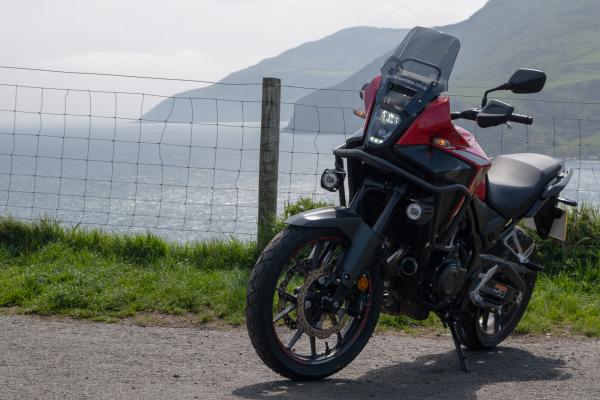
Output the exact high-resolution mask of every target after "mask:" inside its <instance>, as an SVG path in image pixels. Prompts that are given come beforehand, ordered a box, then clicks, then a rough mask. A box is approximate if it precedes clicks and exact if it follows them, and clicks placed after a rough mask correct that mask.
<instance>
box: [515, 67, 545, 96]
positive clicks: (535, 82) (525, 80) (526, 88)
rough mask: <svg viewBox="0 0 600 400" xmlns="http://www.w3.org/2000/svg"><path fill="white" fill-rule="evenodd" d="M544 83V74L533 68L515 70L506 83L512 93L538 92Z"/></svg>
mask: <svg viewBox="0 0 600 400" xmlns="http://www.w3.org/2000/svg"><path fill="white" fill-rule="evenodd" d="M545 84H546V74H545V73H543V72H542V71H538V70H535V69H526V68H521V69H519V70H517V71H516V72H515V73H514V74H513V75H512V76H511V77H510V80H509V81H508V83H507V84H506V85H507V86H508V87H509V89H510V91H511V92H513V93H538V92H541V91H542V89H543V88H544V85H545Z"/></svg>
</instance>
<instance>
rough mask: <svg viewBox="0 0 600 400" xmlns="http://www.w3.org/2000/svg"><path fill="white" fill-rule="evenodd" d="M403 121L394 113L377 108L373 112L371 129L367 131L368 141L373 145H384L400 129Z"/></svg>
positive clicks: (370, 122) (370, 123)
mask: <svg viewBox="0 0 600 400" xmlns="http://www.w3.org/2000/svg"><path fill="white" fill-rule="evenodd" d="M401 122H402V119H401V118H400V116H399V115H398V114H396V113H394V112H391V111H388V110H384V109H382V108H379V107H377V108H376V109H375V111H374V112H373V116H372V117H371V121H369V129H368V130H367V140H368V141H369V142H370V143H373V144H382V143H383V142H385V141H386V140H387V139H388V138H389V137H390V136H391V135H392V133H393V132H394V131H395V130H396V128H398V126H399V125H400V123H401Z"/></svg>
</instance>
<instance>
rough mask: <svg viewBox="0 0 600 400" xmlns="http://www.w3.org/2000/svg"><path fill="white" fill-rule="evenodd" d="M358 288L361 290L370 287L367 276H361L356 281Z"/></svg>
mask: <svg viewBox="0 0 600 400" xmlns="http://www.w3.org/2000/svg"><path fill="white" fill-rule="evenodd" d="M356 288H357V289H358V290H360V291H361V292H364V291H365V290H367V289H368V288H369V278H367V277H366V276H361V277H360V278H358V281H357V282H356Z"/></svg>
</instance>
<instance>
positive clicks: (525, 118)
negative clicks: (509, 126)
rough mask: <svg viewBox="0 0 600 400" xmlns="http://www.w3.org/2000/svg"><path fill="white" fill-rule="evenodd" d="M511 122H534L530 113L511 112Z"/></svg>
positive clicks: (528, 123) (509, 118) (509, 117)
mask: <svg viewBox="0 0 600 400" xmlns="http://www.w3.org/2000/svg"><path fill="white" fill-rule="evenodd" d="M508 120H509V121H510V122H516V123H517V124H525V125H531V124H533V118H532V117H531V116H529V115H521V114H511V115H509V116H508Z"/></svg>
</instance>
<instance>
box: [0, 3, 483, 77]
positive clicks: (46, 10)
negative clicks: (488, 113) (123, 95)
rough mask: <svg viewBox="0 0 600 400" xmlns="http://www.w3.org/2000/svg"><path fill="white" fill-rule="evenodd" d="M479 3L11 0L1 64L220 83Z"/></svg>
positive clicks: (452, 17) (464, 11) (459, 16)
mask: <svg viewBox="0 0 600 400" xmlns="http://www.w3.org/2000/svg"><path fill="white" fill-rule="evenodd" d="M485 2H486V0H453V1H442V0H379V1H366V0H344V1H339V0H336V1H333V0H300V1H299V0H293V1H292V0H187V1H182V0H171V1H164V0H162V1H157V0H143V1H140V0H132V1H126V0H101V1H100V0H97V1H82V0H19V1H10V2H6V3H5V4H4V5H3V10H2V11H3V12H2V14H1V15H0V48H1V49H2V51H1V52H0V64H2V65H16V66H27V67H47V68H61V69H69V70H81V71H95V72H96V71H99V72H112V73H123V74H143V75H160V76H170V77H183V78H195V79H201V80H218V79H221V78H223V77H224V76H225V75H227V74H228V73H230V72H232V71H235V70H238V69H241V68H243V67H246V66H249V65H252V64H255V63H257V62H258V61H260V60H261V59H263V58H266V57H272V56H275V55H277V54H279V53H281V52H282V51H284V50H286V49H289V48H291V47H294V46H297V45H299V44H301V43H303V42H307V41H311V40H316V39H319V38H321V37H324V36H326V35H329V34H332V33H334V32H336V31H338V30H340V29H343V28H347V27H351V26H359V25H362V26H365V25H366V26H377V27H394V28H408V27H413V26H415V25H423V26H435V25H446V24H449V23H453V22H459V21H461V20H464V19H466V18H468V17H469V16H470V15H472V14H473V13H474V12H475V11H477V10H478V9H479V8H481V7H482V6H483V5H484V4H485ZM366 61H368V60H366ZM2 73H3V71H0V74H2ZM0 76H1V75H0Z"/></svg>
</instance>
